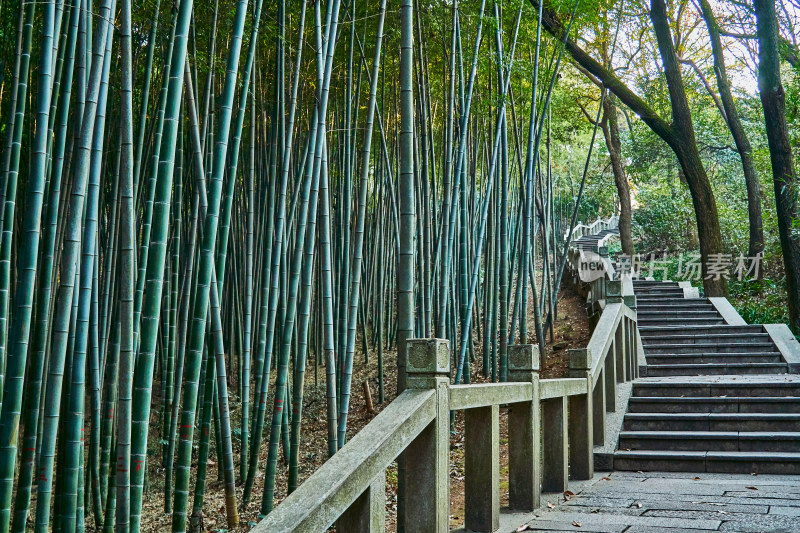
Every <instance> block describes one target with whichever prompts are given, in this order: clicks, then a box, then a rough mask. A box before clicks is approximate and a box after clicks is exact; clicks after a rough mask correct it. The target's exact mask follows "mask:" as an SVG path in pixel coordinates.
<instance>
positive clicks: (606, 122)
mask: <svg viewBox="0 0 800 533" xmlns="http://www.w3.org/2000/svg"><path fill="white" fill-rule="evenodd" d="M600 127H601V128H602V129H603V136H604V137H605V139H606V146H607V147H608V154H609V157H610V158H611V169H612V170H613V172H614V184H615V185H616V186H617V194H618V195H619V238H620V241H622V253H624V254H625V255H629V256H632V255H633V254H634V253H635V250H634V246H633V235H632V233H631V189H630V186H629V185H628V176H626V175H625V166H624V165H623V164H622V143H621V142H620V139H619V122H618V121H617V107H616V105H614V97H613V95H609V96H608V98H606V99H605V100H604V101H603V121H602V122H601V123H600Z"/></svg>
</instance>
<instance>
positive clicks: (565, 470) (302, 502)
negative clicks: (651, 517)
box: [254, 281, 638, 533]
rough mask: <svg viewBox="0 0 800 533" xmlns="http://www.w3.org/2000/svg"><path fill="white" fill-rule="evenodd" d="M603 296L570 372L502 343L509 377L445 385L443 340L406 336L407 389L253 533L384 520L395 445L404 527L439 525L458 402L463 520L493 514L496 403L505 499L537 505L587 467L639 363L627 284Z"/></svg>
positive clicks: (445, 510)
mask: <svg viewBox="0 0 800 533" xmlns="http://www.w3.org/2000/svg"><path fill="white" fill-rule="evenodd" d="M607 288H608V290H607V294H606V305H605V307H604V309H603V312H602V315H601V316H600V318H599V320H598V322H597V324H596V326H595V329H594V332H593V334H592V337H591V339H590V341H589V344H588V346H587V347H586V348H582V349H574V350H570V352H569V377H568V378H563V379H542V380H540V379H539V351H538V347H537V346H534V345H528V344H526V345H511V346H509V347H508V354H509V355H508V359H509V361H508V365H509V373H508V378H509V382H506V383H488V384H469V385H451V384H450V379H449V375H450V359H451V355H450V350H449V346H448V341H446V340H442V339H412V340H409V341H408V343H409V344H408V361H407V366H406V370H407V373H408V374H407V377H408V389H407V390H406V391H404V392H403V393H402V394H400V396H398V397H397V398H396V399H395V400H394V401H392V402H391V403H390V404H389V405H387V406H386V408H385V409H384V410H383V411H382V412H381V413H380V414H379V415H378V416H376V417H375V418H374V419H373V420H372V421H371V422H370V423H369V424H367V425H366V426H365V427H364V428H363V429H362V430H361V431H359V432H358V433H357V434H356V435H355V436H354V437H353V439H352V440H350V441H349V442H348V443H347V444H346V445H345V446H344V447H343V448H342V449H341V450H339V452H337V453H336V455H334V456H333V457H332V458H331V459H329V460H328V461H327V462H326V463H325V464H324V465H323V466H322V467H321V468H320V469H319V470H318V471H317V472H315V473H314V474H313V475H311V476H310V477H309V478H308V479H307V480H306V481H305V482H304V483H303V484H302V485H301V486H300V487H299V488H298V489H297V490H296V491H294V492H293V493H292V494H290V495H289V496H288V497H287V498H286V499H285V500H284V501H283V502H282V503H281V504H280V505H279V506H278V507H277V508H276V509H275V510H274V511H273V512H272V513H270V514H269V515H268V516H267V517H266V518H265V519H264V520H262V521H261V522H260V523H259V524H258V525H257V526H256V527H255V529H254V531H257V532H263V533H267V532H268V533H277V532H290V531H297V532H304V533H305V532H315V531H320V532H322V531H325V530H326V529H327V528H328V527H330V526H331V525H334V524H336V525H337V530H338V531H345V532H347V533H351V532H353V533H358V532H377V531H384V528H385V521H386V518H385V512H386V505H385V504H386V502H385V483H386V476H385V471H386V469H387V468H388V467H389V466H390V465H391V464H392V462H394V461H395V460H397V459H398V458H399V457H400V456H401V455H402V464H403V465H404V466H405V469H404V472H403V474H402V475H403V477H404V479H405V480H406V489H405V501H404V502H400V503H399V505H398V512H399V516H398V521H399V522H401V523H403V524H404V526H405V531H406V532H410V533H411V532H420V533H422V532H424V533H445V532H447V531H449V516H450V508H449V505H450V498H449V487H450V457H449V453H450V431H449V430H450V413H451V411H464V421H465V424H464V425H465V435H464V441H465V442H464V446H465V450H464V453H465V455H464V462H465V465H464V466H465V509H464V511H465V524H464V526H465V528H466V529H467V530H470V531H475V532H492V531H495V530H497V528H498V527H499V519H500V409H501V408H502V409H508V463H509V464H508V472H509V474H508V476H509V479H508V482H509V485H508V487H509V506H510V507H511V508H512V509H514V510H521V511H526V510H533V509H536V508H537V507H538V506H539V504H540V495H541V493H542V491H545V492H562V491H564V490H566V489H567V487H568V483H569V480H570V479H576V480H584V479H590V478H591V477H592V476H593V474H594V455H593V453H594V452H593V450H594V447H595V446H596V445H602V444H603V440H604V438H605V417H606V413H607V412H612V411H615V410H616V408H617V406H616V405H615V402H616V387H617V384H618V383H620V382H623V381H628V380H632V379H633V378H634V377H636V375H637V373H638V365H637V360H636V354H637V336H636V313H635V311H634V310H632V309H631V308H630V306H629V305H628V304H634V303H635V302H634V300H632V299H630V298H629V296H630V295H628V294H624V293H625V291H626V289H627V287H626V285H625V284H624V283H623V282H620V281H609V282H608V283H607Z"/></svg>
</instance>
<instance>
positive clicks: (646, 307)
mask: <svg viewBox="0 0 800 533" xmlns="http://www.w3.org/2000/svg"><path fill="white" fill-rule="evenodd" d="M709 306H710V307H709ZM709 308H713V305H711V304H710V303H709V302H707V301H705V300H703V299H701V298H681V299H677V298H671V299H670V300H669V301H663V300H644V301H642V299H641V298H640V297H639V296H637V297H636V310H637V311H645V312H646V311H662V310H675V311H680V310H683V309H686V310H703V309H709Z"/></svg>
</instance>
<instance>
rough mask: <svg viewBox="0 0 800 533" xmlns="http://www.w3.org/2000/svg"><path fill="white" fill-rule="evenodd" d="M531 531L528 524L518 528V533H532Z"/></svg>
mask: <svg viewBox="0 0 800 533" xmlns="http://www.w3.org/2000/svg"><path fill="white" fill-rule="evenodd" d="M530 529H531V528H530V526H528V524H522V525H521V526H519V527H518V528H517V533H520V532H521V531H530Z"/></svg>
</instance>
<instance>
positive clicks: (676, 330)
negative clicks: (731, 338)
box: [639, 313, 764, 339]
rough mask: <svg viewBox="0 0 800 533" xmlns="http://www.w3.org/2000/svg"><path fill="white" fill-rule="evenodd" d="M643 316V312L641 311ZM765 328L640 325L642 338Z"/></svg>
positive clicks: (737, 333) (760, 331)
mask: <svg viewBox="0 0 800 533" xmlns="http://www.w3.org/2000/svg"><path fill="white" fill-rule="evenodd" d="M640 316H641V313H640ZM763 332H764V328H763V327H762V326H760V325H746V326H730V325H728V324H723V325H719V326H692V327H686V326H639V334H640V335H641V337H642V339H644V338H645V337H658V336H661V335H675V334H678V335H681V334H683V335H686V334H690V333H691V334H692V335H716V334H735V335H750V334H753V333H763Z"/></svg>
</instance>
